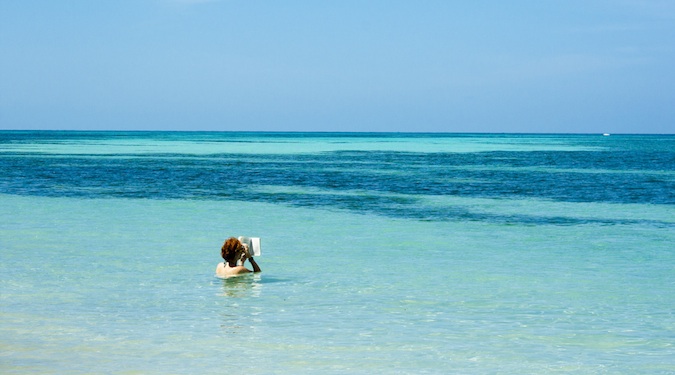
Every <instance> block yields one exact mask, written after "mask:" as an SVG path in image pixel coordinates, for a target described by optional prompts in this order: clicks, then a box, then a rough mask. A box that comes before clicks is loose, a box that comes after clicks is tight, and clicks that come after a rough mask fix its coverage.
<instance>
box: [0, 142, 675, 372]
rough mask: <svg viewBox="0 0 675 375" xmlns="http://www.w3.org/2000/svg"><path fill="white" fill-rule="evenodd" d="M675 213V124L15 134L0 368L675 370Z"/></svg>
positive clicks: (2, 226) (2, 260) (6, 190)
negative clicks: (528, 130) (249, 241)
mask: <svg viewBox="0 0 675 375" xmlns="http://www.w3.org/2000/svg"><path fill="white" fill-rule="evenodd" d="M674 208H675V136H672V135H670V136H657V135H645V136H640V135H612V136H602V135H510V134H494V135H487V134H480V135H479V134H380V133H376V134H368V133H357V134H351V133H227V132H222V133H218V132H214V133H210V132H13V131H4V132H3V131H0V373H2V374H29V373H45V374H66V373H67V374H92V373H95V374H98V373H100V374H107V373H115V374H224V373H227V374H289V373H290V374H448V373H458V374H486V373H503V374H542V373H552V372H555V373H573V374H675V245H673V244H675V209H674ZM239 235H247V236H256V237H261V238H262V250H263V254H262V256H261V257H259V258H258V259H257V260H258V263H259V264H260V266H261V268H262V269H263V272H262V273H261V274H257V275H248V276H244V277H239V278H233V279H228V280H221V279H217V278H215V277H214V271H215V266H216V264H217V263H218V262H219V261H221V259H220V246H221V245H222V242H223V241H224V240H225V239H226V238H227V237H229V236H239Z"/></svg>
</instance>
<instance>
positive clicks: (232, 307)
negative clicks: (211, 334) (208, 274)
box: [221, 273, 262, 336]
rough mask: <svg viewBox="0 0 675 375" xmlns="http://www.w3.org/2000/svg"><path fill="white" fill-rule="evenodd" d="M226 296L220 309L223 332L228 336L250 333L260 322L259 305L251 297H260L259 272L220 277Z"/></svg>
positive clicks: (260, 278) (260, 280)
mask: <svg viewBox="0 0 675 375" xmlns="http://www.w3.org/2000/svg"><path fill="white" fill-rule="evenodd" d="M222 287H223V294H222V296H223V297H225V298H226V300H225V301H223V302H224V304H223V306H222V310H221V318H222V321H223V322H222V324H221V328H222V329H223V332H224V333H225V334H226V335H228V336H239V335H241V334H250V333H251V330H255V329H256V326H257V323H260V318H259V315H260V312H261V309H260V306H259V305H258V304H256V303H255V302H253V303H252V301H253V300H252V298H258V297H260V294H261V292H262V277H261V275H260V274H259V273H252V274H246V275H241V276H236V277H229V278H226V279H222Z"/></svg>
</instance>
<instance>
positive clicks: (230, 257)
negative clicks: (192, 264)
mask: <svg viewBox="0 0 675 375" xmlns="http://www.w3.org/2000/svg"><path fill="white" fill-rule="evenodd" d="M220 255H221V256H222V257H223V259H224V260H225V261H224V262H222V263H218V267H216V276H218V277H230V276H236V275H241V274H244V273H249V272H260V267H259V266H258V263H256V262H255V260H254V259H253V256H251V253H249V251H248V246H246V245H244V244H242V243H241V242H239V240H238V239H236V238H234V237H230V238H228V239H227V240H225V243H224V244H223V247H222V248H221V249H220ZM247 259H248V261H249V263H251V266H252V267H253V271H251V270H249V269H248V268H246V267H244V262H246V260H247ZM239 261H241V264H238V263H239Z"/></svg>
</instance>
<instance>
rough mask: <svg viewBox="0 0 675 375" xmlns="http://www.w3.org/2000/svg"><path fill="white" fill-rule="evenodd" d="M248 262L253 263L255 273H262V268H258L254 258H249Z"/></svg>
mask: <svg viewBox="0 0 675 375" xmlns="http://www.w3.org/2000/svg"><path fill="white" fill-rule="evenodd" d="M248 261H249V262H251V265H252V266H253V272H260V267H259V266H258V263H256V262H255V259H253V257H249V258H248Z"/></svg>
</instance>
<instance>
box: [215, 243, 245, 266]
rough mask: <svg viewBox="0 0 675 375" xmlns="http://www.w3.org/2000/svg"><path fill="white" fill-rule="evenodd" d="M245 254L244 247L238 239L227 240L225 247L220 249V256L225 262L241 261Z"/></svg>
mask: <svg viewBox="0 0 675 375" xmlns="http://www.w3.org/2000/svg"><path fill="white" fill-rule="evenodd" d="M243 252H244V245H242V244H241V242H239V240H238V239H236V238H234V237H230V238H228V239H226V240H225V243H224V244H223V247H221V248H220V255H221V256H222V257H223V259H224V260H225V262H228V263H229V262H230V261H233V260H239V258H240V257H241V254H242V253H243Z"/></svg>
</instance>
